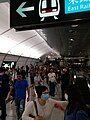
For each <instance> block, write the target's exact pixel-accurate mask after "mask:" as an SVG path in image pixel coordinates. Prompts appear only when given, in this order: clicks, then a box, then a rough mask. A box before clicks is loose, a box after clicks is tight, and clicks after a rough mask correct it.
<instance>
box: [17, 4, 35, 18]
mask: <svg viewBox="0 0 90 120" xmlns="http://www.w3.org/2000/svg"><path fill="white" fill-rule="evenodd" d="M25 4H26V2H23V3H22V4H21V5H20V6H19V7H18V9H17V10H16V12H17V13H18V14H19V15H21V16H22V17H27V16H26V15H25V14H24V13H23V12H25V11H33V10H34V6H33V7H26V8H23V6H24V5H25Z"/></svg>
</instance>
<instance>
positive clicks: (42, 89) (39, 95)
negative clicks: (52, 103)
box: [36, 86, 48, 98]
mask: <svg viewBox="0 0 90 120" xmlns="http://www.w3.org/2000/svg"><path fill="white" fill-rule="evenodd" d="M45 90H48V88H47V87H46V86H37V87H36V93H37V95H38V98H41V95H42V92H44V91H45Z"/></svg>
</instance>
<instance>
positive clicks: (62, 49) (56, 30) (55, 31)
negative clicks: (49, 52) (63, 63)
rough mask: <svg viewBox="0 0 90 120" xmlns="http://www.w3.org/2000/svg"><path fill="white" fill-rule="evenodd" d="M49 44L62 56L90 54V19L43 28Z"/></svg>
mask: <svg viewBox="0 0 90 120" xmlns="http://www.w3.org/2000/svg"><path fill="white" fill-rule="evenodd" d="M43 33H44V34H45V35H46V36H47V41H48V42H49V44H50V45H51V46H52V47H53V48H54V49H55V50H56V51H58V52H59V53H60V54H61V55H62V56H87V55H90V21H87V22H83V23H81V24H80V23H79V24H73V25H65V26H59V27H52V28H46V29H43Z"/></svg>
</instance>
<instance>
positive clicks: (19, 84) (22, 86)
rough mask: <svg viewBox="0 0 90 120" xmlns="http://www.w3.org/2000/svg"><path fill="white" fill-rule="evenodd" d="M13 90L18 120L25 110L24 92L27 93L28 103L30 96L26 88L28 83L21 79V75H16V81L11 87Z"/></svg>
mask: <svg viewBox="0 0 90 120" xmlns="http://www.w3.org/2000/svg"><path fill="white" fill-rule="evenodd" d="M13 89H14V90H15V96H14V97H15V106H16V113H17V117H18V120H19V119H20V117H21V116H22V113H23V111H24V109H25V100H26V90H27V93H28V97H27V101H29V96H30V88H29V86H28V82H27V80H25V79H22V73H21V72H19V73H17V80H16V81H15V83H14V85H13Z"/></svg>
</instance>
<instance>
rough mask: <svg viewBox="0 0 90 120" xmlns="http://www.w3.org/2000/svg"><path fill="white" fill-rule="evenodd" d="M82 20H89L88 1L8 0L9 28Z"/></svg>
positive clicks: (36, 26)
mask: <svg viewBox="0 0 90 120" xmlns="http://www.w3.org/2000/svg"><path fill="white" fill-rule="evenodd" d="M82 13H83V14H82ZM84 18H85V19H87V18H90V0H10V27H14V28H15V29H17V28H20V29H22V28H25V29H36V28H42V27H49V26H53V25H54V26H55V25H57V24H62V23H64V22H68V21H73V20H74V19H84Z"/></svg>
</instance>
